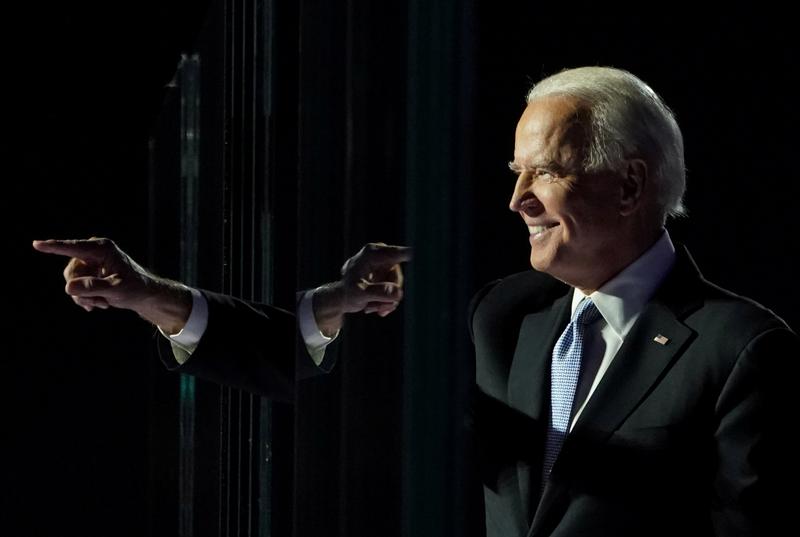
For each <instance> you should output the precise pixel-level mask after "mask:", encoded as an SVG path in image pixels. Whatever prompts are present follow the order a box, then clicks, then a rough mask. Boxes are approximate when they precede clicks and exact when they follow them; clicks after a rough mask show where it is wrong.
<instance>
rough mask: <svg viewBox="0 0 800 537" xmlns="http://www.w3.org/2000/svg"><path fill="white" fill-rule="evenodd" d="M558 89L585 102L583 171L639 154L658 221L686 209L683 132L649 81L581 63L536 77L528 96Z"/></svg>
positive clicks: (617, 164) (614, 166) (620, 164)
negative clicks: (650, 185)
mask: <svg viewBox="0 0 800 537" xmlns="http://www.w3.org/2000/svg"><path fill="white" fill-rule="evenodd" d="M559 95H563V96H570V97H575V98H577V99H580V100H581V101H583V102H585V103H586V105H587V106H588V113H589V125H588V128H589V132H590V135H589V140H588V147H587V148H586V158H585V162H584V168H585V170H586V171H587V172H593V171H604V170H608V171H617V172H621V171H623V170H624V164H625V160H626V159H628V158H633V157H636V158H641V159H643V160H644V161H645V162H646V163H647V168H648V172H649V174H648V177H649V178H650V179H651V180H652V181H653V184H654V185H655V187H656V203H657V204H658V207H659V208H660V210H661V214H660V217H661V219H662V222H663V221H665V220H666V218H667V217H668V216H680V215H685V214H686V208H685V207H684V205H683V194H684V191H685V190H686V169H685V164H684V159H683V136H682V135H681V130H680V128H679V127H678V123H677V121H676V120H675V116H674V114H673V113H672V111H671V110H670V109H669V107H667V105H666V104H664V101H662V100H661V97H659V96H658V95H657V94H656V92H655V91H653V90H652V89H651V88H650V86H648V85H647V84H645V83H644V82H642V81H641V80H640V79H639V78H637V77H636V76H634V75H633V74H631V73H629V72H628V71H624V70H622V69H615V68H610V67H580V68H577V69H568V70H565V71H562V72H560V73H557V74H555V75H552V76H550V77H548V78H545V79H544V80H541V81H540V82H537V83H536V84H535V85H534V86H533V87H532V88H531V90H530V91H529V92H528V96H527V101H528V103H530V102H532V101H534V100H535V99H540V98H542V97H547V96H559Z"/></svg>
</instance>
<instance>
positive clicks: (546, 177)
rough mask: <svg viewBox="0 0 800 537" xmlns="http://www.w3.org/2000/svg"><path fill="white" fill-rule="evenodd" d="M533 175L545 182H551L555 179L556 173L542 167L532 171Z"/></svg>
mask: <svg viewBox="0 0 800 537" xmlns="http://www.w3.org/2000/svg"><path fill="white" fill-rule="evenodd" d="M534 177H536V179H538V180H540V181H544V182H545V183H552V182H553V181H555V180H556V174H554V173H553V172H551V171H549V170H544V169H537V170H536V171H535V172H534Z"/></svg>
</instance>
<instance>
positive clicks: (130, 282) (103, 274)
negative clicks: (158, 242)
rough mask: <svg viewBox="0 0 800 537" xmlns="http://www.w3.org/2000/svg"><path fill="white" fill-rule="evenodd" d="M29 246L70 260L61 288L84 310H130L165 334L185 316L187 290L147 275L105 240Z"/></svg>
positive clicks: (176, 327) (173, 330)
mask: <svg viewBox="0 0 800 537" xmlns="http://www.w3.org/2000/svg"><path fill="white" fill-rule="evenodd" d="M33 247H34V248H35V249H36V250H38V251H40V252H44V253H48V254H55V255H62V256H66V257H69V258H71V259H70V260H69V262H68V263H67V266H66V268H65V269H64V279H65V280H66V286H65V288H64V290H65V291H66V293H67V294H68V295H70V297H72V300H73V301H74V302H75V303H76V304H78V305H79V306H81V307H82V308H84V309H85V310H86V311H92V310H93V309H94V308H101V309H107V308H109V307H114V308H121V309H128V310H132V311H135V312H136V313H138V314H139V315H140V316H141V317H143V318H144V319H146V320H148V321H150V322H151V323H153V324H155V325H157V326H158V327H159V328H161V329H162V330H163V331H164V332H166V333H168V334H175V333H177V332H179V331H180V330H181V329H182V328H183V326H184V325H185V324H186V320H187V319H188V318H189V314H190V313H191V308H192V297H191V292H190V291H189V290H188V289H187V288H186V287H184V286H182V285H181V284H179V283H178V282H173V281H171V280H166V279H163V278H159V277H157V276H155V275H154V274H152V273H150V272H148V271H147V270H145V269H144V268H143V267H142V266H140V265H139V264H138V263H136V262H135V261H134V260H133V259H131V257H130V256H128V255H127V254H126V253H125V252H123V251H122V250H120V249H119V247H118V246H117V245H116V244H114V241H112V240H110V239H101V238H91V239H87V240H53V239H51V240H46V241H33Z"/></svg>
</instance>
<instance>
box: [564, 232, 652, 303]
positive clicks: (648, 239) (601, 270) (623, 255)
mask: <svg viewBox="0 0 800 537" xmlns="http://www.w3.org/2000/svg"><path fill="white" fill-rule="evenodd" d="M663 232H664V228H663V227H659V228H658V229H657V230H656V231H653V232H651V233H647V234H644V233H642V234H639V235H638V236H637V237H635V238H633V239H632V240H628V241H625V242H621V244H624V245H626V247H625V248H623V249H620V251H618V252H616V253H615V254H614V255H610V256H609V258H608V262H607V263H605V264H604V265H603V266H602V267H600V266H598V270H597V271H595V272H593V273H592V274H590V275H589V276H587V277H585V278H582V279H581V280H580V281H577V280H576V281H575V282H570V281H567V280H564V281H565V282H566V283H568V284H569V285H571V286H573V287H575V288H577V289H579V290H580V291H581V292H582V293H584V294H586V295H590V294H592V293H594V292H595V291H597V290H598V289H600V288H601V287H602V286H603V285H604V284H605V283H606V282H608V281H609V280H611V279H612V278H613V277H614V276H616V275H617V274H619V273H620V272H622V271H623V270H624V269H625V268H626V267H627V266H628V265H630V264H631V263H633V262H634V261H636V260H637V259H639V258H640V257H641V256H642V255H643V254H644V253H645V252H646V251H647V250H649V249H650V248H651V247H652V246H653V245H654V244H655V243H656V241H657V240H658V239H659V238H660V237H661V234H662V233H663Z"/></svg>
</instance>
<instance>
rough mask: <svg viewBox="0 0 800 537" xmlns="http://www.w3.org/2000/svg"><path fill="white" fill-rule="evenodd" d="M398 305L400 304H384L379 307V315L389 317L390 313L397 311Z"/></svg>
mask: <svg viewBox="0 0 800 537" xmlns="http://www.w3.org/2000/svg"><path fill="white" fill-rule="evenodd" d="M397 304H398V303H397V302H395V303H394V304H382V305H380V306H378V311H377V313H378V315H380V316H381V317H386V316H387V315H389V314H390V313H392V312H393V311H394V310H396V309H397Z"/></svg>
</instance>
